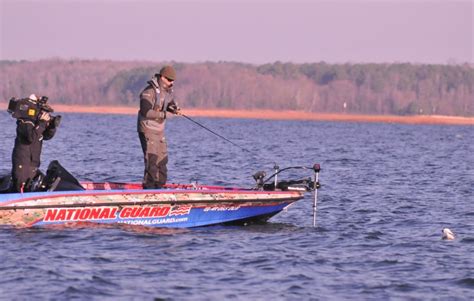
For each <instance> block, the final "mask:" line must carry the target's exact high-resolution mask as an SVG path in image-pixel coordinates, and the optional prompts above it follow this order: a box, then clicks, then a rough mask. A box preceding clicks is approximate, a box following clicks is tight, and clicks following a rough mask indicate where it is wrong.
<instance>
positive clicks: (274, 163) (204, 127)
mask: <svg viewBox="0 0 474 301" xmlns="http://www.w3.org/2000/svg"><path fill="white" fill-rule="evenodd" d="M177 115H179V116H183V117H184V118H186V119H187V120H189V121H191V122H193V123H194V124H197V125H198V126H200V127H202V128H203V129H205V130H206V131H209V132H210V133H212V134H214V135H216V136H217V137H219V138H221V139H223V140H225V141H227V142H229V143H231V144H232V145H234V146H236V147H238V148H240V149H242V150H244V151H246V152H247V153H249V154H251V155H254V156H256V155H257V154H256V153H255V152H252V151H250V150H248V149H246V148H245V147H242V146H240V145H238V144H236V143H234V142H232V141H231V140H229V139H227V138H226V137H224V136H222V135H220V134H218V133H216V132H215V131H213V130H211V129H210V128H208V127H206V126H204V125H202V124H201V123H199V122H197V121H196V120H194V119H192V118H191V117H189V116H187V115H185V114H183V113H181V112H180V113H178V114H177ZM258 157H260V155H259V156H258ZM264 161H266V162H267V163H270V161H268V160H264ZM271 163H272V164H273V165H275V166H276V165H277V164H276V162H275V161H272V162H271Z"/></svg>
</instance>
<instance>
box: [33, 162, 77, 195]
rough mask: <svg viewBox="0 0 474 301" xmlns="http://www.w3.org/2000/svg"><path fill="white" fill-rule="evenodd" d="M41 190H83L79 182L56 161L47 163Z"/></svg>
mask: <svg viewBox="0 0 474 301" xmlns="http://www.w3.org/2000/svg"><path fill="white" fill-rule="evenodd" d="M41 189H42V190H43V191H46V190H47V191H70V190H85V189H84V187H82V185H81V184H80V183H79V181H78V180H77V179H76V178H75V177H74V176H73V175H71V174H70V173H69V172H68V171H67V170H66V169H65V168H64V167H62V166H61V164H59V162H58V161H57V160H54V161H51V163H49V166H48V170H47V171H46V176H45V177H44V179H43V181H42V184H41Z"/></svg>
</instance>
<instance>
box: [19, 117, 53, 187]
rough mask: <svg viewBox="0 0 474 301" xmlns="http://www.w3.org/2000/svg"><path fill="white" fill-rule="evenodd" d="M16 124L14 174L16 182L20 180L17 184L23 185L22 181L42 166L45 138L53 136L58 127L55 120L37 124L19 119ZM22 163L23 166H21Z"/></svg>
mask: <svg viewBox="0 0 474 301" xmlns="http://www.w3.org/2000/svg"><path fill="white" fill-rule="evenodd" d="M16 124H17V127H16V138H15V147H14V148H13V153H12V163H13V170H12V171H13V174H12V176H13V181H14V183H15V182H18V183H17V184H18V185H21V182H24V181H26V180H28V179H29V178H31V177H33V176H35V174H34V173H33V171H34V170H35V169H36V168H38V167H39V166H40V156H41V149H42V147H43V140H49V139H51V138H53V136H54V134H55V133H56V128H55V127H54V122H51V124H48V123H46V122H45V121H39V122H38V123H36V124H35V123H33V122H32V121H29V120H23V119H18V120H17V122H16ZM20 165H21V168H19V166H20ZM17 188H18V187H17ZM17 190H18V189H17Z"/></svg>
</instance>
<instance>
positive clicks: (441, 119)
mask: <svg viewBox="0 0 474 301" xmlns="http://www.w3.org/2000/svg"><path fill="white" fill-rule="evenodd" d="M52 105H53V107H54V109H55V111H56V112H67V113H95V114H124V115H134V114H137V111H138V107H137V108H134V107H125V106H84V105H61V104H52ZM2 107H7V105H6V104H4V105H2ZM182 112H183V113H184V114H186V115H187V116H190V117H213V118H250V119H271V120H315V121H342V122H381V123H403V124H447V125H474V117H458V116H441V115H415V116H396V115H353V114H332V113H311V112H302V111H272V110H248V111H246V110H229V109H227V110H219V109H183V110H182Z"/></svg>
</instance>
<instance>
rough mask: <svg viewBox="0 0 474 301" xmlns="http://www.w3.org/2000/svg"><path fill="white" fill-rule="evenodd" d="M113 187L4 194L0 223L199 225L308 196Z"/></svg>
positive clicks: (259, 213)
mask: <svg viewBox="0 0 474 301" xmlns="http://www.w3.org/2000/svg"><path fill="white" fill-rule="evenodd" d="M85 186H86V187H87V185H85ZM96 187H98V186H91V187H90V188H96ZM109 188H111V189H109V190H84V191H71V192H64V191H62V192H35V193H23V194H19V193H16V194H4V195H0V225H1V224H3V225H13V226H18V227H31V226H48V225H60V224H69V223H78V222H80V223H84V222H86V223H99V224H114V223H117V224H130V225H142V226H147V227H171V228H189V227H200V226H208V225H215V224H222V223H230V222H246V221H250V220H266V219H268V218H270V217H271V216H273V215H275V214H277V213H279V212H280V211H281V210H283V209H284V208H285V207H287V206H288V205H290V204H292V203H293V202H295V201H297V200H299V199H301V198H302V197H303V194H302V193H301V192H298V191H269V192H267V191H255V190H243V189H236V188H217V187H210V186H209V187H204V186H202V187H199V188H197V189H195V188H193V189H189V188H188V187H186V188H184V189H179V188H178V189H159V190H142V189H114V188H118V187H117V186H116V187H109ZM121 188H123V187H121Z"/></svg>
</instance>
